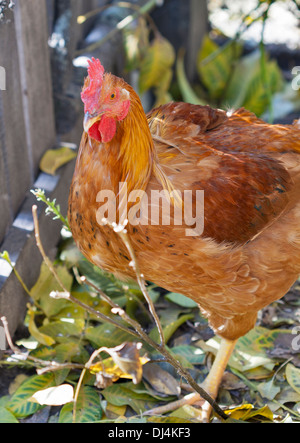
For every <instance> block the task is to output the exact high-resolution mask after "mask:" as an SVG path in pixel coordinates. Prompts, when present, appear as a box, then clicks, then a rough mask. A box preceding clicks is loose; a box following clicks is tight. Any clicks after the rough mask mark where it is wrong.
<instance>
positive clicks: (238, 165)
mask: <svg viewBox="0 0 300 443" xmlns="http://www.w3.org/2000/svg"><path fill="white" fill-rule="evenodd" d="M113 81H114V82H115V81H116V80H115V77H114V80H113ZM117 82H119V83H117V84H120V85H121V86H122V87H123V88H126V89H127V90H128V91H129V93H130V100H131V106H130V110H129V113H128V116H127V117H126V118H125V119H124V121H122V122H118V127H117V133H116V136H115V138H114V139H113V140H112V141H111V142H110V143H107V144H99V143H97V142H95V141H94V140H92V139H91V138H90V137H89V136H88V135H87V134H86V133H84V134H83V137H82V141H81V145H80V150H79V154H78V159H77V164H76V169H75V172H74V178H73V182H72V186H71V191H70V198H69V221H70V226H71V229H72V232H73V236H74V239H75V241H76V243H77V245H78V247H79V248H80V250H81V251H82V253H83V254H84V255H85V256H86V257H87V258H88V259H89V260H90V261H92V262H93V263H95V264H96V265H98V266H99V267H101V268H103V269H105V270H108V271H110V272H113V273H114V274H116V275H117V276H119V277H121V278H134V274H133V270H132V268H130V266H129V261H130V260H129V257H128V253H127V251H126V249H125V247H124V245H123V244H122V242H121V240H120V238H119V237H118V235H117V234H116V233H115V232H113V231H112V229H111V228H110V227H109V226H101V225H99V223H97V219H96V214H97V210H98V208H99V203H97V201H96V198H97V194H98V192H99V191H100V190H104V189H110V190H113V191H114V192H115V193H116V194H117V193H118V190H119V182H126V183H127V188H128V192H130V191H131V190H135V189H141V190H145V191H146V193H147V195H148V196H149V197H150V195H151V191H153V190H162V189H166V188H170V189H171V190H172V189H173V190H174V189H175V190H178V191H180V192H181V193H183V192H184V190H192V191H193V193H194V194H195V191H196V190H204V232H203V233H202V235H200V236H199V235H195V236H187V235H186V228H187V226H186V225H184V224H183V225H181V226H180V225H179V226H176V225H174V223H173V222H174V213H173V211H175V209H174V207H173V209H172V210H171V223H170V225H169V226H164V225H162V224H159V225H153V224H151V220H149V219H148V220H146V222H147V223H146V224H144V225H143V224H139V225H137V226H132V225H129V226H128V231H129V234H130V237H131V241H132V244H133V246H134V249H135V252H136V255H137V258H138V261H139V264H140V268H141V271H142V272H143V274H144V276H145V278H146V279H147V280H149V281H152V282H154V283H156V284H157V285H159V286H162V287H164V288H166V289H168V290H171V291H176V292H181V293H183V294H185V295H187V296H188V297H190V298H192V299H193V300H195V301H196V302H197V303H199V305H200V308H201V310H202V312H203V313H204V315H206V316H207V317H208V319H209V321H210V324H211V326H212V327H213V328H214V330H215V331H216V332H217V333H218V334H219V335H221V336H223V337H225V338H228V339H236V338H238V337H240V336H241V335H243V334H245V333H246V332H247V331H248V330H249V329H251V328H252V327H253V325H254V323H255V319H256V315H257V311H258V310H259V309H261V308H262V307H264V306H266V305H267V304H269V303H270V302H272V301H273V300H276V299H279V298H280V297H282V296H283V295H284V294H285V293H286V292H287V290H288V289H289V287H290V286H291V285H292V284H293V283H294V281H295V280H296V279H297V277H298V275H299V273H300V192H299V191H300V130H299V128H298V126H297V125H291V126H282V125H269V124H267V123H265V122H263V121H262V120H259V119H257V118H256V117H255V115H254V114H251V113H249V112H248V111H246V110H244V109H240V110H238V111H236V112H234V113H233V114H232V115H227V114H226V113H225V112H224V111H222V110H215V109H212V108H210V107H208V106H204V107H202V106H196V105H189V104H186V103H170V104H167V105H164V106H161V107H159V108H157V109H154V110H153V111H152V112H151V113H149V114H148V116H147V118H146V116H145V114H144V112H143V109H142V106H141V103H140V100H139V98H138V97H137V95H136V94H135V92H134V91H133V89H132V88H131V87H130V86H129V85H127V84H126V83H125V82H124V81H123V80H120V79H117ZM159 204H160V205H162V201H160V202H159ZM191 205H192V208H191V209H193V210H194V211H195V201H194V200H193V201H192V202H191ZM152 209H154V208H153V205H152V202H151V199H150V198H149V200H148V217H150V215H149V214H151V210H152ZM119 216H120V213H119ZM145 217H146V218H147V215H146V216H145Z"/></svg>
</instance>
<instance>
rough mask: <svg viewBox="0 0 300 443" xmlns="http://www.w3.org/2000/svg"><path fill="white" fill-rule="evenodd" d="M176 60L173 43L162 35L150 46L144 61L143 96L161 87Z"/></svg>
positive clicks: (141, 86)
mask: <svg viewBox="0 0 300 443" xmlns="http://www.w3.org/2000/svg"><path fill="white" fill-rule="evenodd" d="M174 60H175V51H174V48H173V46H172V45H171V43H170V42H169V41H168V40H166V39H165V38H164V37H162V36H161V35H160V36H158V37H156V38H155V39H154V40H153V42H152V43H151V44H150V46H149V48H148V50H147V52H146V55H145V57H144V59H143V62H142V66H141V71H140V78H139V91H140V94H143V93H144V92H145V91H147V90H148V89H150V88H152V87H153V86H159V83H160V80H161V78H163V76H164V75H165V72H166V71H167V70H169V69H170V67H171V66H172V65H173V63H174Z"/></svg>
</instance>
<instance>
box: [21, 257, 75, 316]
mask: <svg viewBox="0 0 300 443" xmlns="http://www.w3.org/2000/svg"><path fill="white" fill-rule="evenodd" d="M55 270H56V272H57V275H58V277H59V278H60V280H61V282H62V283H63V284H64V286H65V287H66V289H67V290H68V291H70V290H71V286H72V282H73V277H72V275H71V274H70V273H69V271H68V270H67V268H66V267H65V266H56V267H55ZM61 290H62V288H61V287H60V285H59V283H58V282H57V280H56V278H55V277H54V275H53V274H52V272H51V271H50V269H49V268H48V266H47V265H46V264H45V262H43V263H42V265H41V269H40V275H39V278H38V280H37V282H36V283H35V285H34V286H33V287H32V289H31V291H30V294H31V297H32V298H33V300H34V301H35V303H37V305H38V306H39V307H40V308H42V309H43V311H44V313H45V315H46V316H47V317H48V318H49V317H52V316H54V315H56V314H57V313H58V312H59V311H61V309H63V308H64V307H65V306H68V305H70V304H71V303H70V302H68V301H67V300H62V299H60V300H56V299H53V298H51V297H49V294H50V292H51V291H61Z"/></svg>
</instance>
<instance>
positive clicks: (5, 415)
mask: <svg viewBox="0 0 300 443" xmlns="http://www.w3.org/2000/svg"><path fill="white" fill-rule="evenodd" d="M0 423H19V422H18V420H17V419H16V417H15V416H14V415H13V414H12V413H11V412H10V411H8V410H7V409H6V408H3V407H2V406H0Z"/></svg>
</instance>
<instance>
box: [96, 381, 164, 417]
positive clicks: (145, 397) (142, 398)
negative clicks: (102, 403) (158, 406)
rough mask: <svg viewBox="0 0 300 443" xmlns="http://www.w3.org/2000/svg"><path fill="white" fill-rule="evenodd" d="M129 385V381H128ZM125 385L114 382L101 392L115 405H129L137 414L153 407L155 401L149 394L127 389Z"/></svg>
mask: <svg viewBox="0 0 300 443" xmlns="http://www.w3.org/2000/svg"><path fill="white" fill-rule="evenodd" d="M128 385H129V383H128ZM126 386H127V384H126V385H121V384H114V385H112V386H109V387H108V388H105V389H104V390H103V391H102V392H101V394H102V395H103V396H104V397H105V399H106V400H107V401H109V402H110V403H111V404H113V405H115V406H124V405H129V406H130V407H131V408H132V409H133V410H134V411H135V412H136V413H137V414H140V413H141V412H144V411H145V410H146V409H150V408H152V407H153V403H154V402H156V400H155V399H153V397H151V396H150V395H149V394H139V393H137V392H134V391H132V390H131V389H128V388H127V387H126Z"/></svg>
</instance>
